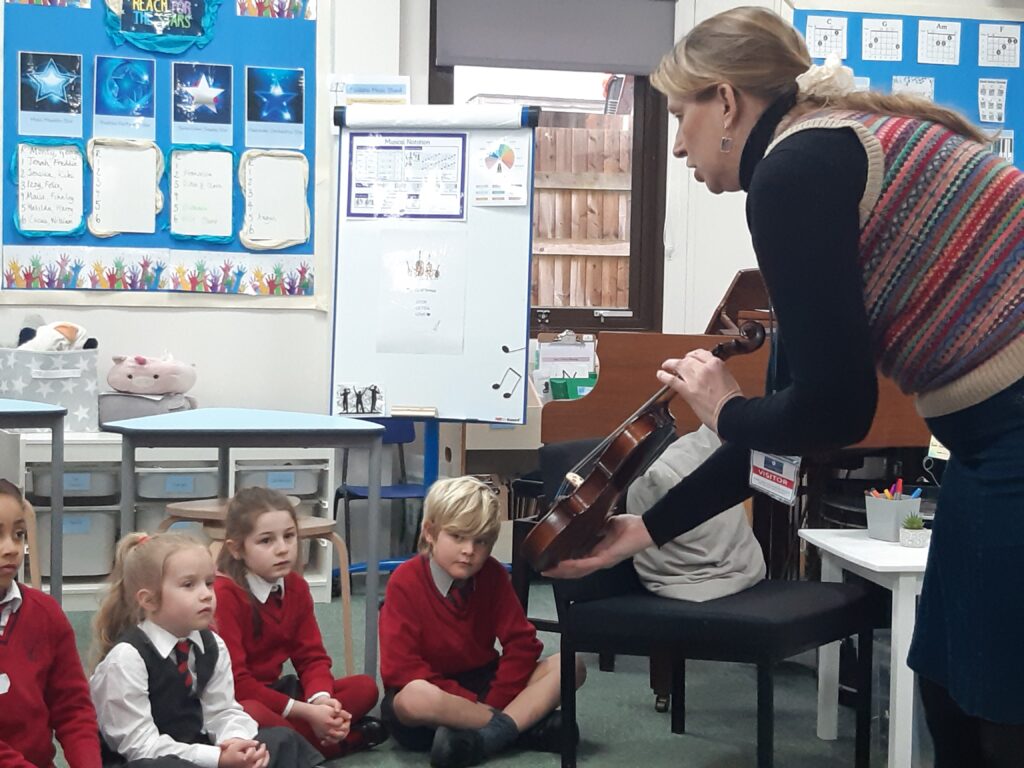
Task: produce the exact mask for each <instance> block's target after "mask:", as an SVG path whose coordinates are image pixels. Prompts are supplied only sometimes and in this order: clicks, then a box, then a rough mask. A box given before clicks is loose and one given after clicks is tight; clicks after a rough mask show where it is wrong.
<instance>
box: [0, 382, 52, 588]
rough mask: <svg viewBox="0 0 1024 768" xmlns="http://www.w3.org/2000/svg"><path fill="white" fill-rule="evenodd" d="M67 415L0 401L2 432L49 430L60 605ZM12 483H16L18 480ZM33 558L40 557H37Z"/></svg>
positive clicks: (32, 404)
mask: <svg viewBox="0 0 1024 768" xmlns="http://www.w3.org/2000/svg"><path fill="white" fill-rule="evenodd" d="M67 415H68V410H67V408H64V407H63V406H60V405H49V404H47V403H37V402H34V401H32V400H7V399H0V428H3V429H8V428H9V429H23V428H27V427H43V428H44V429H49V430H50V435H51V437H50V477H51V478H52V479H51V482H50V488H51V490H50V596H51V597H52V598H53V599H54V600H56V601H57V603H58V604H60V601H61V591H62V589H63V585H64V417H65V416H67ZM9 479H11V480H12V481H13V482H15V484H16V483H17V479H16V478H9ZM32 555H33V556H38V553H36V552H33V553H32ZM32 567H33V569H34V568H35V567H36V566H32Z"/></svg>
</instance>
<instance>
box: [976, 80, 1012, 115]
mask: <svg viewBox="0 0 1024 768" xmlns="http://www.w3.org/2000/svg"><path fill="white" fill-rule="evenodd" d="M1006 86H1007V81H1006V80H994V79H991V78H987V77H983V78H981V79H980V80H978V115H979V116H980V118H981V122H983V123H1004V122H1006Z"/></svg>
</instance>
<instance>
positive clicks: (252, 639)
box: [213, 573, 334, 712]
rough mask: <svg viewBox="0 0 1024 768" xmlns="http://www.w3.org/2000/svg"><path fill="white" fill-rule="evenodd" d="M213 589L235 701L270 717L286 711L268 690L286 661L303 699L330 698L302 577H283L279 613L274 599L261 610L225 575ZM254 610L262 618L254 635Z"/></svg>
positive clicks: (326, 660)
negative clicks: (251, 703)
mask: <svg viewBox="0 0 1024 768" xmlns="http://www.w3.org/2000/svg"><path fill="white" fill-rule="evenodd" d="M213 590H214V592H215V593H216V595H217V634H219V635H220V636H221V637H222V638H223V639H224V642H225V643H226V644H227V647H228V652H229V653H230V654H231V669H232V672H233V673H234V677H235V698H236V699H237V700H238V701H245V700H246V699H255V700H256V701H259V702H261V703H263V704H264V705H265V706H266V707H268V708H269V709H270V710H271V711H272V712H284V708H285V706H287V704H288V701H289V697H288V696H287V695H285V694H283V693H279V692H278V691H274V690H272V689H270V688H268V687H267V686H269V685H271V684H272V683H276V682H277V680H278V679H279V678H280V677H281V668H282V666H283V665H284V663H285V661H287V660H289V659H291V662H292V666H293V667H295V672H296V673H297V674H298V676H299V681H300V682H301V683H302V690H303V692H304V693H305V695H307V696H311V695H313V694H314V693H317V692H318V691H326V692H327V693H329V694H331V695H333V693H332V692H333V691H334V675H332V674H331V657H330V656H328V655H327V651H326V649H325V648H324V641H323V638H321V636H320V627H318V626H317V623H316V615H315V614H314V613H313V596H312V595H311V594H310V593H309V585H308V584H307V583H306V580H305V579H304V578H302V577H301V576H300V575H299V574H297V573H289V574H288V575H287V576H285V579H284V600H283V601H282V605H281V607H280V608H277V607H275V606H274V605H273V601H272V600H268V601H267V602H266V603H264V604H262V605H261V604H260V603H259V602H257V601H256V600H255V599H254V598H253V597H252V596H251V595H250V594H249V592H248V591H247V590H246V589H245V588H244V587H241V586H239V585H238V584H237V583H236V582H235V581H234V580H233V579H231V578H230V577H228V576H225V575H223V574H220V575H218V576H217V580H216V581H215V582H214V585H213ZM254 606H255V608H256V610H257V611H259V615H260V619H261V622H260V623H261V627H260V630H259V633H258V634H257V629H256V622H255V620H254V613H253V607H254Z"/></svg>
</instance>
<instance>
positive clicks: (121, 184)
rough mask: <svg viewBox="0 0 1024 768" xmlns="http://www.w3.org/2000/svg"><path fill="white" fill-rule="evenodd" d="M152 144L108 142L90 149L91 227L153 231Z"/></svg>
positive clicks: (153, 153)
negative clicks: (139, 144) (140, 146)
mask: <svg viewBox="0 0 1024 768" xmlns="http://www.w3.org/2000/svg"><path fill="white" fill-rule="evenodd" d="M156 152H158V150H157V149H156V148H155V147H145V148H136V147H123V146H108V145H105V144H101V143H97V144H96V145H95V146H94V147H93V152H92V215H91V216H90V219H91V222H92V229H93V230H94V231H100V232H115V233H116V232H145V233H149V234H152V233H153V232H155V231H156V195H157V186H156V182H157V178H156V154H155V153H156Z"/></svg>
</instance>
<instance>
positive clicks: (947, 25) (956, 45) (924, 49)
mask: <svg viewBox="0 0 1024 768" xmlns="http://www.w3.org/2000/svg"><path fill="white" fill-rule="evenodd" d="M917 61H918V63H919V64H948V65H951V66H957V65H958V64H959V63H960V22H959V21H927V20H924V19H922V20H921V21H919V22H918V25H917Z"/></svg>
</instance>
